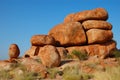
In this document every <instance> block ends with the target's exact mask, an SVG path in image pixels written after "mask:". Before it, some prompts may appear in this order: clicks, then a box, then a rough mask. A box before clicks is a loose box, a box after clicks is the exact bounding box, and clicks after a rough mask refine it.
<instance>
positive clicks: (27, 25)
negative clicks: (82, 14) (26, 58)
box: [0, 0, 120, 60]
mask: <svg viewBox="0 0 120 80" xmlns="http://www.w3.org/2000/svg"><path fill="white" fill-rule="evenodd" d="M97 7H102V8H105V9H106V10H107V11H108V13H109V19H108V22H110V23H111V24H112V25H113V29H112V31H113V33H114V40H116V42H117V48H119V49H120V32H119V31H120V0H0V60H2V59H7V58H8V48H9V45H10V44H12V43H16V44H18V46H19V48H20V51H21V56H22V55H23V54H24V52H25V51H26V50H28V49H29V48H30V46H31V44H30V38H31V37H32V36H33V35H36V34H47V33H48V31H49V30H50V29H51V28H52V27H53V26H55V25H57V24H59V23H62V22H63V20H64V18H65V16H66V15H68V14H70V13H75V12H79V11H83V10H90V9H94V8H97Z"/></svg>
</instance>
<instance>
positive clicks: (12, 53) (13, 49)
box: [9, 44, 20, 59]
mask: <svg viewBox="0 0 120 80" xmlns="http://www.w3.org/2000/svg"><path fill="white" fill-rule="evenodd" d="M19 54H20V50H19V47H18V45H17V44H11V45H10V47H9V57H10V59H14V58H18V56H19Z"/></svg>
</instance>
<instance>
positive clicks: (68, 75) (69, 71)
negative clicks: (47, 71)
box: [63, 66, 93, 80]
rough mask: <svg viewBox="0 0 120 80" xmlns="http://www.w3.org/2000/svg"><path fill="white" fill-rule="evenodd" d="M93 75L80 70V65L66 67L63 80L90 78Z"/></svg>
mask: <svg viewBox="0 0 120 80" xmlns="http://www.w3.org/2000/svg"><path fill="white" fill-rule="evenodd" d="M92 77H93V76H92V75H90V74H86V73H84V72H82V70H80V68H79V67H78V66H74V67H66V68H65V69H64V70H63V80H88V79H91V78H92Z"/></svg>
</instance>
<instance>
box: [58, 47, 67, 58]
mask: <svg viewBox="0 0 120 80" xmlns="http://www.w3.org/2000/svg"><path fill="white" fill-rule="evenodd" d="M57 50H58V52H59V54H60V57H61V59H65V58H66V57H67V53H68V51H67V50H66V49H65V48H64V47H57Z"/></svg>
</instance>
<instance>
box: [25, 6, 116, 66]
mask: <svg viewBox="0 0 120 80" xmlns="http://www.w3.org/2000/svg"><path fill="white" fill-rule="evenodd" d="M107 19H108V13H107V11H106V10H105V9H103V8H96V9H93V10H86V11H82V12H78V13H74V14H69V15H68V16H66V17H65V19H64V22H63V23H61V24H58V25H56V26H55V27H53V28H52V29H51V30H50V31H49V33H48V35H34V36H33V37H32V38H31V44H32V46H31V48H30V49H29V50H28V51H27V52H26V53H25V57H28V56H30V57H32V56H39V57H40V58H41V61H42V63H43V64H44V65H45V66H48V67H55V66H58V65H59V64H60V59H62V58H64V57H65V56H66V53H67V52H68V54H69V53H71V52H72V51H73V50H78V51H83V50H85V51H86V52H87V53H88V54H89V55H90V56H94V55H97V56H98V57H100V58H105V57H106V56H108V55H109V54H111V51H112V50H114V49H116V43H115V41H113V40H112V38H113V33H112V31H111V30H112V25H111V24H110V23H109V22H107V21H106V20H107Z"/></svg>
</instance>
